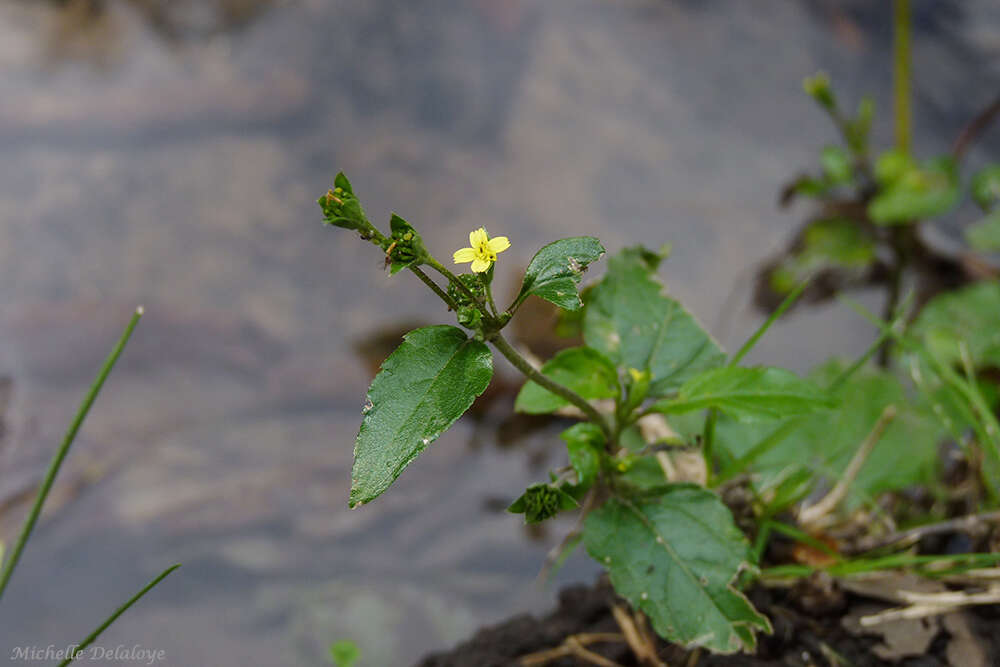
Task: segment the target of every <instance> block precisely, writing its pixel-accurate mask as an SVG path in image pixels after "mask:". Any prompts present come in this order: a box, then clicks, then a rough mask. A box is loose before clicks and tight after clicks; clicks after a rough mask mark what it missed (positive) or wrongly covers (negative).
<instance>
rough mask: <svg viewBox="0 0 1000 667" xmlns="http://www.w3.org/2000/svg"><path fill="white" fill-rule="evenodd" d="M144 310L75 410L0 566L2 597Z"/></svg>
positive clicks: (130, 323) (134, 320)
mask: <svg viewBox="0 0 1000 667" xmlns="http://www.w3.org/2000/svg"><path fill="white" fill-rule="evenodd" d="M142 314H143V308H142V306H139V307H138V308H136V310H135V313H134V314H133V315H132V319H131V320H130V321H129V323H128V325H127V326H126V327H125V331H124V333H122V336H121V338H120V339H119V340H118V343H117V344H116V345H115V346H114V348H113V349H112V350H111V354H110V355H108V358H107V359H106V360H105V361H104V366H102V367H101V370H100V372H99V373H98V374H97V378H96V379H95V380H94V383H93V384H92V385H91V386H90V391H88V392H87V395H86V396H85V397H84V399H83V403H81V404H80V408H79V409H78V410H77V411H76V417H74V418H73V422H72V423H71V424H70V426H69V429H68V430H67V431H66V435H65V436H64V437H63V441H62V445H60V447H59V451H57V452H56V455H55V456H54V457H53V458H52V460H51V461H50V462H49V469H48V471H46V473H45V479H43V480H42V485H41V486H40V487H39V488H38V494H37V495H36V496H35V504H34V505H33V506H32V507H31V512H30V513H29V514H28V518H27V519H25V521H24V525H23V526H22V527H21V534H20V535H19V536H18V538H17V542H16V543H15V544H14V550H13V551H12V552H11V554H10V557H9V558H7V560H6V561H5V562H4V564H3V570H0V598H2V597H3V593H4V590H6V588H7V582H8V581H10V575H11V574H12V573H13V572H14V568H15V567H16V566H17V562H18V561H19V560H20V559H21V552H22V551H24V546H25V544H27V542H28V538H29V537H31V531H32V530H34V528H35V524H36V523H37V522H38V517H39V516H40V515H41V512H42V505H43V504H44V503H45V498H46V497H47V496H48V495H49V490H50V489H51V488H52V483H53V482H55V479H56V475H57V474H58V473H59V468H60V466H62V463H63V460H64V459H65V458H66V454H68V453H69V448H70V445H72V444H73V440H74V439H75V438H76V434H77V431H79V430H80V426H81V425H82V424H83V420H84V418H86V416H87V413H88V412H89V411H90V406H91V405H93V404H94V399H96V398H97V394H98V393H99V392H100V391H101V387H102V386H103V385H104V380H105V379H107V377H108V374H109V373H110V372H111V369H112V368H113V367H114V365H115V362H116V361H118V357H120V356H121V353H122V350H124V349H125V343H127V342H128V339H129V337H130V336H131V335H132V331H133V330H134V329H135V325H136V324H138V323H139V318H140V317H142Z"/></svg>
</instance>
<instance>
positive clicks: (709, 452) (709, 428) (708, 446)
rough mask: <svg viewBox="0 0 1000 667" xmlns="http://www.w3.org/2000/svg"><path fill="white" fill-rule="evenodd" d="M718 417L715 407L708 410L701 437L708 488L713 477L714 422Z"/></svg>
mask: <svg viewBox="0 0 1000 667" xmlns="http://www.w3.org/2000/svg"><path fill="white" fill-rule="evenodd" d="M718 418H719V413H718V411H717V410H716V409H715V408H712V409H711V410H709V411H708V416H707V417H705V429H704V431H703V432H702V437H701V451H702V456H703V457H704V458H705V486H707V487H709V488H711V487H712V478H713V477H715V460H714V459H715V422H716V421H717V420H718Z"/></svg>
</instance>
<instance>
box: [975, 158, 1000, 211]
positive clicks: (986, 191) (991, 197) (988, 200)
mask: <svg viewBox="0 0 1000 667" xmlns="http://www.w3.org/2000/svg"><path fill="white" fill-rule="evenodd" d="M972 198H973V199H974V200H975V201H976V203H977V204H979V205H980V206H981V207H982V209H983V210H984V211H988V210H989V209H991V208H993V207H994V206H995V205H996V204H997V203H998V202H1000V164H991V165H989V166H987V167H983V168H982V169H980V170H979V171H977V172H976V173H975V175H974V176H973V177H972Z"/></svg>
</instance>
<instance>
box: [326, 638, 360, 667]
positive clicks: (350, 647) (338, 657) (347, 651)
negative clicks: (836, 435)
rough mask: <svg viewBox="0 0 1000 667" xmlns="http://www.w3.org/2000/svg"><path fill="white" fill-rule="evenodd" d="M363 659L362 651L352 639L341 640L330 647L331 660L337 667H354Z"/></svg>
mask: <svg viewBox="0 0 1000 667" xmlns="http://www.w3.org/2000/svg"><path fill="white" fill-rule="evenodd" d="M360 659H361V649H359V648H358V645H357V644H355V643H354V642H352V641H351V640H350V639H341V640H340V641H336V642H334V643H333V644H331V645H330V660H332V661H333V664H334V665H335V666H336V667H354V664H355V663H356V662H357V661H358V660H360Z"/></svg>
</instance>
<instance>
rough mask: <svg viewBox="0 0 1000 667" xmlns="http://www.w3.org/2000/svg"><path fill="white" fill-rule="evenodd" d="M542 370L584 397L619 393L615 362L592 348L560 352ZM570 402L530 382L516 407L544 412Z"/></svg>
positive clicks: (527, 411) (551, 410)
mask: <svg viewBox="0 0 1000 667" xmlns="http://www.w3.org/2000/svg"><path fill="white" fill-rule="evenodd" d="M541 372H542V374H543V375H545V376H546V377H550V378H552V379H553V380H555V381H556V382H558V383H560V384H562V385H564V386H566V387H569V388H570V389H572V390H573V391H575V392H576V393H578V394H579V395H580V396H582V397H583V398H587V399H593V398H614V397H616V396H618V392H619V388H618V373H617V370H616V369H615V366H614V364H612V363H611V362H610V361H608V359H607V358H606V357H605V356H604V355H603V354H601V353H600V352H598V351H597V350H594V349H592V348H589V347H574V348H570V349H568V350H563V351H561V352H559V353H558V354H557V355H556V356H554V357H553V358H552V359H550V360H549V361H547V362H546V363H545V365H544V366H542V368H541ZM567 405H569V401H567V400H566V399H565V398H562V397H561V396H556V395H555V394H553V393H551V392H549V391H547V390H545V389H543V388H542V387H540V386H538V385H537V384H535V383H534V382H531V381H528V382H527V383H526V384H525V385H524V387H523V388H522V389H521V391H520V393H519V394H518V395H517V400H516V401H515V403H514V409H515V410H517V411H518V412H526V413H528V414H544V413H547V412H554V411H555V410H558V409H559V408H561V407H564V406H567Z"/></svg>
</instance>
